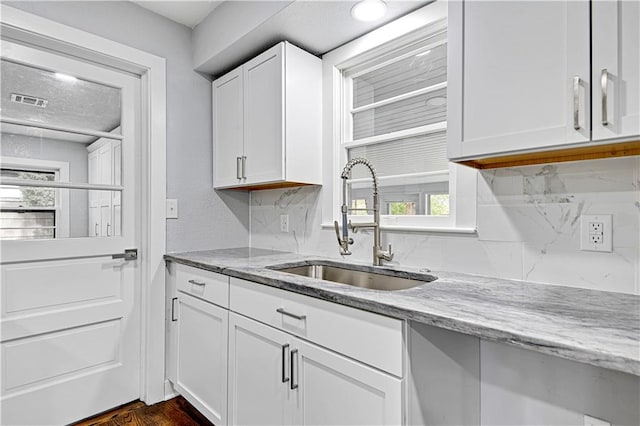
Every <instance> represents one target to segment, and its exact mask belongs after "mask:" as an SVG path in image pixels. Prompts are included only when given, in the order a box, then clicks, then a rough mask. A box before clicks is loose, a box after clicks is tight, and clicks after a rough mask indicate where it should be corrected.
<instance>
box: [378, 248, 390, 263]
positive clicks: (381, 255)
mask: <svg viewBox="0 0 640 426" xmlns="http://www.w3.org/2000/svg"><path fill="white" fill-rule="evenodd" d="M378 257H379V258H380V259H382V260H386V261H387V262H390V261H392V260H393V253H392V252H391V244H389V250H388V251H384V250H379V251H378Z"/></svg>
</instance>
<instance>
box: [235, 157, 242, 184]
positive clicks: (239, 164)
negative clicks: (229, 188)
mask: <svg viewBox="0 0 640 426" xmlns="http://www.w3.org/2000/svg"><path fill="white" fill-rule="evenodd" d="M241 168H242V157H236V178H237V179H238V180H240V179H242V173H241V171H240V169H241Z"/></svg>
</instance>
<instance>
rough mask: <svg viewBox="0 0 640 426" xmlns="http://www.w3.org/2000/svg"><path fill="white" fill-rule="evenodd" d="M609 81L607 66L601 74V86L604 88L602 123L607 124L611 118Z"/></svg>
mask: <svg viewBox="0 0 640 426" xmlns="http://www.w3.org/2000/svg"><path fill="white" fill-rule="evenodd" d="M608 83H609V72H608V71H607V69H606V68H604V69H603V70H602V73H601V74H600V88H601V89H602V125H603V126H606V125H608V124H609V119H608V117H607V115H608V111H607V85H608Z"/></svg>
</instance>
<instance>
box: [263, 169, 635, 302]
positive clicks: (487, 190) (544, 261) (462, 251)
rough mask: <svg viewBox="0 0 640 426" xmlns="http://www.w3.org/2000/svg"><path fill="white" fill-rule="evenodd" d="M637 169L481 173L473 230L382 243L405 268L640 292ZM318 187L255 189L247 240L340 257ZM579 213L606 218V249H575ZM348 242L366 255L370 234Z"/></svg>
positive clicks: (395, 236) (395, 237) (393, 236)
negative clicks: (285, 226)
mask: <svg viewBox="0 0 640 426" xmlns="http://www.w3.org/2000/svg"><path fill="white" fill-rule="evenodd" d="M639 167H640V157H628V158H618V159H608V160H591V161H582V162H573V163H560V164H550V165H543V166H529V167H518V168H511V169H497V170H492V171H483V172H482V173H480V175H479V178H478V218H477V223H478V234H477V236H463V235H455V234H448V235H442V234H433V233H399V232H395V233H390V232H383V244H386V243H391V244H393V250H394V252H395V259H394V262H393V263H397V264H402V265H411V266H421V267H428V268H431V269H434V270H438V269H440V270H452V271H459V272H466V273H471V274H481V275H488V276H495V277H502V278H514V279H524V280H529V281H536V282H542V283H549V284H558V285H567V286H574V287H583V288H592V289H598V290H606V291H616V292H624V293H631V294H640V282H639V276H640V270H639V268H640V260H639V251H640V237H639V235H640V192H639V186H640V179H639V175H640V171H639ZM337 173H338V171H336V174H337ZM322 190H324V189H320V188H317V187H315V188H311V187H305V188H293V189H287V190H269V191H255V192H252V193H251V244H252V246H254V247H261V248H269V249H277V250H288V251H293V252H299V253H310V254H317V255H323V256H331V257H339V254H338V245H337V243H336V237H335V232H334V230H333V229H327V228H324V229H321V227H320V222H321V214H320V213H321V212H320V209H321V207H320V206H321V191H322ZM335 213H336V214H337V213H338V210H337V209H336V212H335ZM281 214H289V230H290V232H289V233H281V232H280V215H281ZM581 214H612V215H613V246H614V250H613V253H593V252H585V251H580V250H579V246H580V240H579V225H580V220H579V217H580V215H581ZM353 238H354V240H355V244H354V245H353V246H352V252H353V255H352V256H351V259H354V260H355V259H357V260H362V261H369V260H370V257H371V246H372V236H371V233H368V232H367V233H365V232H362V231H361V232H359V233H357V234H355V235H353ZM346 260H350V259H348V258H346Z"/></svg>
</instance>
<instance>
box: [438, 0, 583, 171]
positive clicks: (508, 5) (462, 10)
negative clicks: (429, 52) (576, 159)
mask: <svg viewBox="0 0 640 426" xmlns="http://www.w3.org/2000/svg"><path fill="white" fill-rule="evenodd" d="M449 46H450V55H449V57H450V58H451V64H452V66H451V67H450V69H449V81H450V89H449V108H450V113H449V128H448V130H449V139H450V140H451V141H454V142H452V143H451V144H450V145H449V157H450V158H452V159H457V158H465V157H474V156H479V155H480V156H481V155H485V154H491V153H504V152H510V151H522V150H528V149H536V148H541V147H545V146H553V145H565V144H569V143H575V142H586V141H588V140H589V136H590V135H589V129H590V123H589V117H590V113H589V99H588V95H589V78H590V75H591V73H590V67H589V4H588V3H587V2H584V1H572V0H569V1H532V2H521V1H499V2H485V1H464V2H463V1H460V2H450V4H449Z"/></svg>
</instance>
